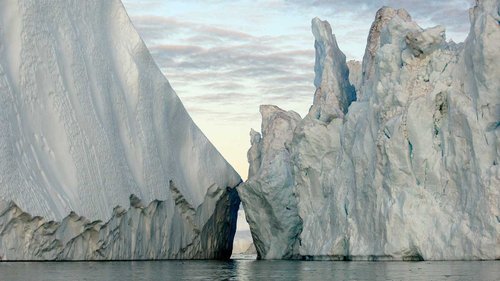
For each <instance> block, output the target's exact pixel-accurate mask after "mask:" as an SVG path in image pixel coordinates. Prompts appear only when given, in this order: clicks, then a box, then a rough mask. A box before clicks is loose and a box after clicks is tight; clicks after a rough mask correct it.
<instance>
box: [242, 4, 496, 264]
mask: <svg viewBox="0 0 500 281" xmlns="http://www.w3.org/2000/svg"><path fill="white" fill-rule="evenodd" d="M499 11H500V1H498V0H482V1H481V0H479V1H477V4H476V6H475V7H474V8H473V9H471V11H470V18H471V29H470V33H469V36H468V37H467V39H466V41H465V42H464V43H460V44H455V43H453V42H451V41H450V42H446V40H445V33H444V28H443V27H441V26H437V27H433V28H427V29H422V28H421V27H419V26H418V25H417V24H416V23H415V22H413V21H412V20H411V17H410V15H409V14H408V13H407V12H406V11H404V10H396V9H392V8H388V7H384V8H382V9H380V10H379V11H378V12H377V15H376V18H375V22H374V23H373V25H372V27H371V29H370V34H369V36H368V42H367V47H366V52H365V55H364V58H363V62H362V64H360V63H356V62H349V63H346V60H345V56H344V55H343V54H342V52H341V51H340V50H339V48H338V46H337V43H336V41H335V37H334V36H333V35H332V34H331V28H330V26H329V24H328V23H327V22H324V21H321V20H319V19H314V20H313V21H312V30H313V34H314V36H315V40H316V42H315V47H316V66H315V73H316V78H315V81H314V84H315V86H316V88H317V90H316V93H315V95H314V103H313V105H312V107H311V109H310V111H309V113H308V114H307V116H306V117H305V118H303V119H301V118H300V117H299V116H298V114H296V113H294V112H290V111H284V110H282V109H280V108H278V107H275V106H262V107H261V113H262V134H259V133H257V132H255V131H252V132H251V144H252V146H251V148H250V150H249V152H248V159H249V163H250V171H249V179H248V180H247V181H246V182H245V183H244V184H243V185H241V186H240V187H238V192H239V194H240V197H241V200H242V202H243V206H244V207H245V211H246V215H247V220H248V222H249V224H250V228H251V231H252V236H253V239H254V244H255V246H256V249H257V252H258V257H259V258H261V259H282V258H305V259H329V260H476V259H498V258H500V236H499V235H500V234H499V233H500V165H499V163H500V146H499V144H500V141H499V137H500V80H499V77H500V25H499V24H500V12H499ZM348 68H350V72H349V70H348Z"/></svg>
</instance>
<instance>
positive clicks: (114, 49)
mask: <svg viewBox="0 0 500 281" xmlns="http://www.w3.org/2000/svg"><path fill="white" fill-rule="evenodd" d="M0 132H1V133H0V199H2V200H3V201H4V203H2V207H1V208H0V209H1V210H3V211H2V213H1V214H0V230H1V231H0V256H1V257H2V259H8V260H12V259H149V258H154V259H157V258H228V257H229V256H230V254H231V247H232V245H231V244H232V235H234V228H235V223H236V216H237V209H238V200H239V199H238V196H237V195H236V194H235V193H234V190H233V189H232V188H233V187H235V186H236V185H238V183H239V182H240V177H239V176H238V174H237V173H236V172H235V171H234V170H233V168H232V167H231V166H230V165H229V164H228V163H227V162H226V161H225V160H224V159H223V157H222V156H221V155H220V154H219V152H218V151H217V150H216V149H215V148H214V147H213V146H212V144H211V143H210V142H209V141H208V140H207V138H206V137H205V136H204V135H203V134H202V132H201V131H200V130H199V129H198V127H197V126H196V125H195V124H194V123H193V121H192V120H191V118H190V117H189V115H188V113H187V112H186V110H185V109H184V107H183V105H182V103H181V101H180V100H179V98H178V97H177V95H176V94H175V92H174V91H173V89H172V88H171V86H170V85H169V83H168V81H167V80H166V79H165V77H164V76H163V74H162V73H161V71H160V70H159V69H158V67H157V66H156V65H155V62H154V61H153V59H152V58H151V55H150V54H149V52H148V50H147V48H146V46H145V45H144V43H143V42H142V40H141V38H140V37H139V35H138V34H137V32H136V30H135V29H134V27H133V25H132V24H131V22H130V20H129V18H128V16H127V13H126V12H125V9H124V7H123V5H122V4H121V2H120V1H118V0H112V1H95V0H89V1H77V0H69V1H66V0H64V1H63V0H57V1H31V0H14V1H1V2H0ZM131 194H135V195H137V197H138V198H141V200H144V202H152V203H150V204H149V205H148V206H147V207H145V206H142V205H141V204H140V203H138V202H139V201H137V200H133V201H134V202H136V201H137V202H136V203H133V204H132V206H131V208H130V209H129V210H128V211H125V210H123V209H122V208H119V207H117V208H115V207H116V206H118V205H121V206H128V205H129V196H130V195H131ZM155 200H162V201H161V202H160V201H155ZM10 201H13V202H15V204H17V205H14V204H11V203H8V202H10ZM235 206H236V207H235ZM21 210H22V211H21ZM24 212H26V213H24ZM70 212H74V213H72V214H71V215H69V216H68V214H70ZM28 214H31V215H28ZM74 214H78V215H79V216H83V217H85V219H84V218H83V217H79V216H77V215H74ZM32 216H34V217H32ZM39 216H40V217H39ZM55 221H59V222H55ZM91 221H103V222H107V223H101V222H91ZM125 222H126V223H125ZM16 237H17V238H16ZM20 237H22V239H21V238H20ZM116 239H118V240H116Z"/></svg>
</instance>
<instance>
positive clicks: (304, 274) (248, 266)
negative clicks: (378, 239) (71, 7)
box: [0, 260, 500, 281]
mask: <svg viewBox="0 0 500 281" xmlns="http://www.w3.org/2000/svg"><path fill="white" fill-rule="evenodd" d="M499 277H500V261H485V262H322V261H321V262H320V261H256V260H231V261H145V262H59V263H56V262H46V263H32V262H19V263H0V280H2V281H9V280H26V281H30V280H37V281H38V280H51V281H62V280H64V281H66V280H109V281H122V280H492V281H493V280H499V279H498V278H499Z"/></svg>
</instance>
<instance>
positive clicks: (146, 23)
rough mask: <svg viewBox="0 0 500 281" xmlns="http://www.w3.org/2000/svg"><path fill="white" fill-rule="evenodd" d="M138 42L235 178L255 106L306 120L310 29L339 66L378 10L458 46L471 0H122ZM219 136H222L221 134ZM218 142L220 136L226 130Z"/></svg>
mask: <svg viewBox="0 0 500 281" xmlns="http://www.w3.org/2000/svg"><path fill="white" fill-rule="evenodd" d="M124 4H125V7H126V9H127V11H128V13H129V15H130V17H131V20H132V22H133V24H134V25H135V27H136V28H137V30H138V32H139V34H140V35H141V37H142V38H143V39H144V41H145V43H146V45H147V46H148V48H149V50H150V51H151V54H152V56H153V58H154V59H155V61H156V63H157V64H158V66H159V67H160V69H161V70H162V71H163V72H164V73H165V75H166V77H167V78H168V79H169V81H170V83H171V84H172V86H173V88H174V89H175V90H176V92H177V93H178V95H179V97H180V98H181V100H182V101H183V103H184V105H185V106H186V108H187V110H188V112H189V113H190V114H191V116H192V117H193V119H194V120H195V122H196V123H197V124H198V125H199V126H200V128H201V129H202V130H203V131H204V132H205V133H206V134H207V135H208V136H209V137H210V139H211V140H212V141H213V142H214V144H215V145H216V146H217V147H218V148H219V149H220V150H221V152H222V154H223V155H224V156H225V157H226V158H227V159H230V160H231V161H232V162H231V163H232V164H233V165H235V167H237V168H238V169H239V172H240V173H241V174H242V175H243V176H244V175H245V174H246V167H247V166H246V159H245V155H246V150H247V148H248V145H249V143H248V133H247V132H248V131H249V129H250V127H253V128H255V129H258V128H260V125H259V124H260V121H259V119H260V117H259V111H258V109H259V105H260V104H277V105H278V106H280V107H282V108H283V109H287V110H295V111H297V112H299V113H300V114H301V115H303V114H304V113H306V112H307V110H308V108H309V106H310V104H311V103H312V98H313V94H314V87H313V79H314V38H313V36H312V34H311V31H310V28H311V27H310V21H311V19H312V18H313V17H315V16H319V17H320V18H322V19H325V20H328V21H329V22H330V23H331V24H332V29H333V32H334V33H335V35H336V38H337V41H338V43H339V46H340V48H341V49H342V50H343V52H344V53H345V54H346V56H347V58H348V59H353V58H354V59H360V58H361V57H362V56H363V52H364V47H365V44H366V37H367V35H368V30H369V27H370V25H371V23H372V21H373V19H374V17H375V13H376V11H377V10H378V9H379V8H380V7H382V6H392V7H395V8H405V9H406V10H407V11H408V12H409V13H410V14H411V15H412V17H413V18H414V19H415V20H416V21H417V22H418V23H419V24H421V25H422V26H424V27H427V26H433V25H437V24H441V25H445V26H446V28H447V34H448V37H453V38H454V39H455V40H463V39H464V38H465V35H466V33H467V31H468V29H469V20H468V12H467V9H468V8H469V7H471V6H472V4H473V0H449V1H440V0H420V1H417V0H408V1H398V0H372V1H363V0H349V1H339V0H312V1H305V0H207V1H196V0H183V1H178V0H169V1H159V0H145V1H144V0H124ZM221 130H225V131H221ZM229 131H231V133H227V135H224V136H220V134H221V133H224V132H229Z"/></svg>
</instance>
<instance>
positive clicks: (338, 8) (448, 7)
mask: <svg viewBox="0 0 500 281" xmlns="http://www.w3.org/2000/svg"><path fill="white" fill-rule="evenodd" d="M286 3H287V4H288V5H289V7H291V8H294V9H299V10H303V9H308V10H310V9H313V10H321V11H323V12H322V13H325V14H328V16H329V17H331V18H335V17H336V16H340V15H349V16H350V18H351V19H352V20H353V22H356V21H363V20H366V19H370V21H371V20H373V18H374V17H375V11H377V10H378V9H379V8H381V7H383V6H389V7H393V8H404V9H406V10H407V11H408V12H409V13H410V15H412V17H413V19H414V20H416V21H417V23H419V24H425V25H438V24H440V25H444V26H445V27H446V28H447V30H449V31H451V32H452V33H464V32H467V30H468V29H469V19H468V12H467V11H468V9H469V8H470V7H472V6H473V4H474V0H448V1H400V0H372V1H366V0H349V1H338V0H337V1H332V0H314V1H307V0H287V1H286Z"/></svg>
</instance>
